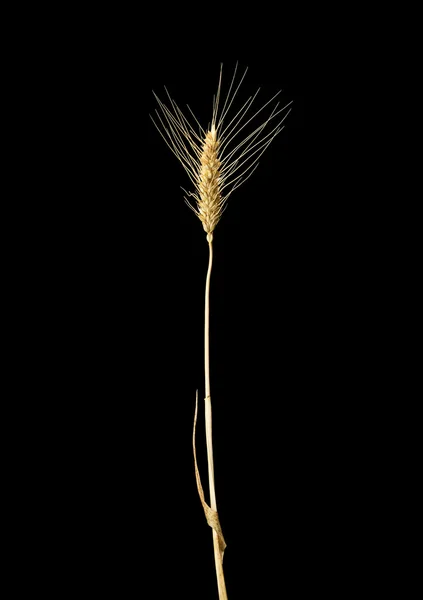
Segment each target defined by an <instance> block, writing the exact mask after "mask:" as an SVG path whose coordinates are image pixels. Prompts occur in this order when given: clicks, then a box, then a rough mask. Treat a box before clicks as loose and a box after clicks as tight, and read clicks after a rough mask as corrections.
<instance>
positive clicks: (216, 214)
mask: <svg viewBox="0 0 423 600" xmlns="http://www.w3.org/2000/svg"><path fill="white" fill-rule="evenodd" d="M218 149H219V140H218V139H217V137H216V130H215V128H214V127H213V126H212V128H211V131H208V132H207V134H206V139H205V140H204V143H203V153H202V155H201V158H200V164H201V168H200V173H199V183H198V188H199V192H200V199H199V200H198V216H199V217H200V220H201V222H202V223H203V228H204V231H205V232H206V233H207V234H209V235H208V237H207V239H208V240H210V236H211V234H212V233H213V230H214V228H215V227H216V225H217V223H218V221H219V219H220V217H221V214H222V209H221V194H220V177H219V175H220V172H219V168H220V161H219V157H218Z"/></svg>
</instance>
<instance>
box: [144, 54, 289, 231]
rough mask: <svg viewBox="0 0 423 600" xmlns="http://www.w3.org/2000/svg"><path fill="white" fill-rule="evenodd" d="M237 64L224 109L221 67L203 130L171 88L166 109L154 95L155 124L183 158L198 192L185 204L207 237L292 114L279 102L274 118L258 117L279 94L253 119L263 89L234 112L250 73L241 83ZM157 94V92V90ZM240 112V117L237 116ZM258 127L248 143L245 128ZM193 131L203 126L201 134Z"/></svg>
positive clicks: (176, 154)
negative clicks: (235, 192)
mask: <svg viewBox="0 0 423 600" xmlns="http://www.w3.org/2000/svg"><path fill="white" fill-rule="evenodd" d="M237 69H238V64H237V65H236V66H235V70H234V74H233V77H232V81H231V83H230V86H229V90H228V92H227V95H226V98H225V101H224V102H223V107H222V108H221V109H220V96H221V90H222V65H221V68H220V77H219V85H218V89H217V94H216V96H215V97H214V98H213V114H212V121H211V125H210V126H209V127H208V128H207V129H203V128H202V127H201V125H200V124H199V122H198V121H197V119H196V118H195V116H194V114H193V113H192V111H191V109H190V108H189V107H188V109H189V111H190V113H191V116H192V117H193V119H194V121H195V125H193V124H192V123H191V121H190V120H188V118H187V117H186V116H185V115H184V114H183V113H182V111H181V109H180V108H179V107H178V105H177V104H176V102H175V101H174V100H172V98H171V97H170V95H169V92H168V91H167V89H166V88H165V90H166V94H167V97H168V99H169V103H170V104H169V106H170V107H168V106H166V105H165V104H164V103H163V102H162V101H161V100H160V99H159V98H158V97H157V96H156V94H154V96H155V98H156V100H157V103H158V105H159V108H160V111H161V113H160V112H159V111H158V110H156V111H155V112H156V117H157V120H155V119H154V118H153V117H151V119H152V121H153V123H154V125H155V126H156V127H157V129H158V131H159V133H160V134H161V136H162V137H163V139H164V140H165V142H166V143H167V145H168V146H169V148H170V149H171V150H172V152H173V153H174V154H175V156H176V157H177V158H178V160H179V161H180V163H181V164H182V166H183V167H184V169H185V171H186V172H187V174H188V176H189V178H190V180H191V183H192V184H193V186H194V191H190V192H187V191H186V190H184V192H185V193H186V195H187V196H188V197H192V198H194V200H195V204H194V205H193V204H191V202H190V201H189V200H188V198H187V197H186V196H185V197H184V199H185V202H186V203H187V204H188V206H189V207H190V208H191V209H192V210H193V211H194V212H195V214H196V215H197V217H198V218H199V219H200V221H201V222H202V224H203V228H204V231H205V232H206V233H207V239H208V241H209V242H210V241H211V240H212V239H213V231H214V229H215V227H216V225H217V224H218V222H219V220H220V218H221V216H222V213H223V211H224V210H225V208H226V206H227V204H226V203H227V201H228V198H229V196H230V195H231V194H232V192H233V191H234V190H235V189H236V188H238V187H239V186H240V185H241V184H242V183H244V181H246V180H247V179H248V178H249V177H250V176H251V175H252V173H253V172H254V170H255V169H256V168H257V166H258V161H259V158H260V157H261V155H262V154H263V152H264V151H265V150H266V148H267V147H268V146H269V144H270V143H271V142H272V141H273V140H274V138H275V136H276V135H277V134H278V133H279V132H280V131H282V129H283V128H284V126H283V125H282V123H283V121H284V120H285V119H286V117H287V116H288V114H289V112H290V111H291V109H289V110H287V111H286V109H287V108H288V106H289V105H290V104H292V102H289V103H288V104H286V105H285V106H284V107H283V108H280V109H279V110H277V109H278V107H279V102H278V103H277V104H276V105H275V106H274V107H273V109H272V111H271V112H270V114H269V115H268V116H267V117H266V118H265V119H264V120H263V121H261V122H260V124H259V125H257V124H256V125H254V123H257V122H256V121H254V120H255V118H256V117H257V116H258V115H259V114H260V113H261V112H262V111H263V110H264V109H265V108H266V107H268V106H269V105H270V103H271V102H272V101H273V100H274V99H275V98H276V96H278V94H279V93H280V92H278V93H277V94H275V96H273V98H271V99H270V100H269V101H268V102H266V103H265V104H264V105H263V106H262V107H261V108H260V109H259V110H257V111H256V112H254V113H253V114H252V116H250V114H251V113H250V109H251V107H252V105H253V103H254V101H255V99H256V97H257V95H258V93H259V91H260V90H257V92H256V93H255V94H254V96H250V97H249V98H248V99H247V100H246V101H245V102H244V104H243V105H242V106H241V108H239V110H238V111H237V112H235V111H234V110H233V109H232V106H233V101H234V99H235V97H236V96H237V94H238V91H239V88H240V86H241V83H242V82H243V80H244V77H245V75H246V73H247V70H248V68H247V69H246V70H245V72H244V74H243V75H242V77H241V79H240V81H239V82H238V83H236V75H237ZM153 93H154V92H153ZM283 111H286V112H285V113H284V116H283V117H282V118H281V119H280V120H278V122H277V124H276V125H274V126H273V127H268V124H269V123H270V122H271V121H273V119H275V117H276V116H278V115H280V114H281V113H282V112H283ZM234 112H235V114H233V113H234ZM250 123H253V125H252V126H251V127H250V129H252V131H250V132H249V133H248V134H247V135H245V137H244V138H243V139H241V138H238V136H239V134H240V133H241V131H242V130H244V128H245V127H246V126H247V125H249V124H250ZM194 127H197V128H198V132H197V131H196V129H195V128H194Z"/></svg>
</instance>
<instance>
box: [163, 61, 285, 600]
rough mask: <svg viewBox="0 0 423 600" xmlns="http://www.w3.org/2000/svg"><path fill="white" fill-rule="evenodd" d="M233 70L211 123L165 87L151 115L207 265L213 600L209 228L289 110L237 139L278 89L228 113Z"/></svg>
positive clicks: (223, 595)
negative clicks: (183, 183) (179, 173)
mask: <svg viewBox="0 0 423 600" xmlns="http://www.w3.org/2000/svg"><path fill="white" fill-rule="evenodd" d="M237 69H238V64H237V65H236V67H235V70H234V74H233V77H232V80H231V83H230V86H229V90H228V92H227V95H226V99H225V101H224V103H223V106H222V108H220V106H221V103H220V96H221V89H222V65H221V68H220V77H219V85H218V89H217V94H216V96H215V97H214V98H213V114H212V120H211V125H210V126H209V127H208V128H207V129H203V128H202V127H201V125H200V124H199V122H198V121H197V119H196V118H195V116H194V114H193V113H192V111H191V109H189V111H190V113H191V116H192V117H193V119H194V124H192V123H191V121H190V120H189V119H188V118H187V117H186V116H185V115H184V113H183V112H182V111H181V109H180V108H179V107H178V105H177V104H176V102H175V101H174V100H172V98H171V97H170V95H169V93H168V92H167V90H166V93H167V96H168V100H169V102H170V108H169V107H168V106H166V105H165V104H164V103H163V102H161V100H160V99H159V98H158V97H157V96H156V95H155V94H154V95H155V98H156V100H157V102H158V105H159V109H160V112H159V111H158V110H156V119H155V118H153V117H151V118H152V120H153V123H154V125H155V126H156V127H157V129H158V131H159V133H160V135H161V136H162V137H163V139H164V140H165V142H166V144H167V145H168V146H169V148H170V149H171V150H172V152H173V153H174V154H175V156H176V157H177V159H178V160H179V161H180V163H181V164H182V166H183V167H184V169H185V171H186V172H187V174H188V177H189V178H190V180H191V183H192V184H193V186H194V191H193V192H191V191H189V192H185V193H186V194H187V196H185V202H186V203H187V204H188V206H189V207H190V208H191V209H192V210H193V211H194V213H195V214H196V215H197V217H198V218H199V219H200V221H201V222H202V224H203V229H204V231H205V232H206V234H207V241H208V245H209V264H208V269H207V276H206V291H205V314H204V373H205V419H206V442H207V463H208V476H209V490H210V506H209V505H208V504H207V503H206V501H205V499H204V492H203V488H202V485H201V479H200V474H199V471H198V465H197V457H196V449H195V431H196V423H197V409H198V405H197V402H198V397H197V402H196V409H195V417H194V431H193V451H194V467H195V475H196V479H197V487H198V493H199V496H200V500H201V503H202V505H203V508H204V512H205V515H206V519H207V522H208V524H209V525H210V527H211V528H212V529H213V547H214V558H215V568H216V577H217V585H218V591H219V600H227V592H226V585H225V577H224V573H223V553H224V549H225V546H226V544H225V541H224V539H223V534H222V530H221V527H220V523H219V516H218V512H217V503H216V490H215V480H214V463H213V438H212V405H211V391H210V351H209V346H210V344H209V320H210V278H211V270H212V264H213V232H214V230H215V228H216V225H217V224H218V222H219V220H220V218H221V216H222V214H223V212H224V210H225V208H226V206H227V204H226V203H227V200H228V198H229V196H230V195H231V194H232V192H233V191H234V190H235V189H237V188H238V187H239V186H240V185H241V184H242V183H244V182H245V181H246V180H247V179H248V178H249V177H250V176H251V175H252V173H253V172H254V170H255V169H256V168H257V165H258V160H259V158H260V157H261V155H262V154H263V152H264V151H265V150H266V148H267V147H268V146H269V144H270V143H271V142H272V141H273V139H274V138H275V137H276V135H277V134H278V133H279V132H280V131H282V129H283V128H284V126H283V125H282V123H283V121H284V120H285V118H286V117H287V116H288V114H289V112H290V110H291V109H289V110H288V111H286V109H287V108H288V106H289V105H290V104H291V102H289V103H288V104H287V105H285V106H284V107H283V108H280V109H279V110H278V106H279V103H277V104H276V105H275V106H274V107H273V109H272V111H271V112H270V114H269V115H268V116H267V118H265V119H264V121H261V123H260V124H259V125H253V126H252V127H251V129H252V131H250V133H248V135H246V136H245V137H244V138H243V139H242V140H241V141H239V139H238V136H239V134H240V133H241V131H242V130H244V128H245V127H246V126H247V125H249V124H250V123H254V122H255V121H254V120H255V119H256V117H257V116H258V115H259V114H262V111H263V110H264V109H265V108H266V107H268V106H269V104H270V103H271V102H272V101H273V99H274V98H276V96H277V95H278V94H279V92H278V94H276V95H275V96H273V98H271V99H270V100H269V101H268V102H266V103H265V104H264V105H263V106H262V107H261V108H260V109H258V110H257V111H256V112H254V114H252V115H251V113H250V109H251V107H252V106H253V103H254V102H255V99H256V97H257V95H258V92H259V90H258V91H257V92H256V93H255V94H254V96H250V97H249V98H248V99H247V100H246V101H245V102H244V104H243V105H242V106H241V108H240V109H239V110H238V111H237V112H236V113H235V114H233V112H234V111H233V109H232V107H233V102H234V99H235V97H236V96H237V94H238V91H239V88H240V86H241V84H242V82H243V80H244V77H245V75H246V73H247V69H246V70H245V72H244V74H243V75H242V77H241V79H240V81H238V82H237V80H236V78H237ZM165 89H166V88H165ZM188 108H189V107H188ZM284 111H286V112H284ZM281 113H284V115H283V117H282V118H281V119H280V120H278V122H277V124H276V125H274V126H272V125H271V126H270V127H269V123H270V122H271V121H273V120H274V119H275V118H276V117H277V116H278V115H280V114H281ZM250 115H251V116H250ZM196 127H198V129H197V130H196V129H195V128H196ZM184 191H185V190H184ZM189 197H192V198H194V200H195V204H192V203H191V202H190V201H189V200H188V198H189Z"/></svg>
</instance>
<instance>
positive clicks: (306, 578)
mask: <svg viewBox="0 0 423 600" xmlns="http://www.w3.org/2000/svg"><path fill="white" fill-rule="evenodd" d="M175 19H176V16H175ZM272 23H273V21H272V15H266V16H262V17H261V18H258V19H257V21H254V22H250V23H248V24H245V23H243V22H242V21H241V20H239V21H237V23H236V27H233V26H230V25H229V24H227V25H226V26H225V25H222V26H220V27H219V28H218V29H216V28H215V27H214V26H213V25H212V24H210V23H209V20H208V19H206V20H199V21H198V22H197V23H196V24H195V25H194V27H190V26H189V25H188V24H187V23H185V22H183V20H181V18H180V15H179V19H178V20H175V21H174V17H173V15H171V14H170V13H169V11H168V10H167V11H166V18H164V16H163V15H161V14H160V8H159V12H158V14H157V15H155V14H153V13H152V12H151V13H149V14H148V15H143V16H142V17H140V16H139V15H133V16H132V15H124V16H122V15H119V18H118V17H117V16H116V20H115V15H114V14H109V15H105V14H104V13H103V14H101V15H98V14H96V15H84V16H83V18H82V17H81V18H80V19H79V20H78V23H77V26H76V27H74V28H72V27H70V30H69V28H68V27H67V26H65V25H63V26H57V28H56V30H55V36H56V37H55V43H54V44H51V43H50V44H48V43H47V44H46V49H45V56H46V57H48V60H47V58H46V61H44V62H43V61H42V60H40V61H39V65H40V67H39V69H40V70H39V76H38V79H37V86H35V92H34V94H35V97H36V98H37V101H38V102H39V103H40V104H41V105H42V106H43V110H44V111H45V114H47V115H48V123H49V127H48V130H46V133H45V135H44V143H45V144H46V146H47V150H46V162H45V165H44V169H43V171H42V173H41V174H40V173H39V172H34V175H33V177H34V178H37V177H38V178H39V180H40V181H46V183H45V197H46V198H47V200H46V201H45V202H41V203H39V204H38V205H37V218H38V219H39V221H40V222H41V225H40V227H39V229H38V230H37V235H38V239H37V252H36V253H34V256H31V255H30V256H28V258H27V264H28V274H29V275H30V276H31V277H32V278H33V279H32V284H31V294H32V297H33V298H34V302H33V306H34V314H33V315H32V316H33V317H36V318H34V319H33V321H31V324H30V325H29V327H32V328H34V332H35V333H34V335H33V336H29V337H30V339H32V340H33V347H31V346H29V347H28V352H29V353H31V352H32V353H33V354H32V355H33V356H34V365H35V366H34V373H33V375H32V378H33V379H32V383H33V385H34V386H36V389H42V390H43V392H42V395H43V398H45V401H43V402H41V404H37V408H36V409H35V408H34V409H33V411H34V414H33V415H31V413H30V414H29V417H28V424H29V425H30V423H31V418H32V416H33V417H34V418H35V417H37V419H38V420H39V421H40V423H41V428H40V430H39V432H40V433H39V435H38V439H37V444H36V448H37V452H36V453H35V454H34V457H32V458H31V457H29V459H28V460H29V461H30V462H29V465H30V467H29V472H31V473H34V472H35V474H36V475H35V482H34V488H33V490H32V493H33V494H34V498H36V499H37V502H39V504H40V506H41V507H42V510H43V514H44V515H45V520H46V522H48V523H49V524H50V527H49V528H48V533H46V532H47V529H46V528H44V529H42V528H41V529H42V533H40V534H39V535H40V536H41V537H39V538H37V539H41V538H42V539H43V544H44V543H45V544H46V550H45V552H46V554H45V556H46V559H45V564H46V565H47V566H46V567H45V569H44V570H41V571H40V570H38V571H37V575H36V577H39V578H40V579H41V580H42V581H43V582H44V584H45V582H46V578H45V576H46V575H47V581H48V582H49V586H51V588H52V589H55V590H57V591H58V597H60V596H61V593H60V591H61V590H62V591H63V590H66V591H69V590H70V589H72V590H76V591H77V590H80V589H82V588H84V589H90V590H92V591H93V593H94V592H97V591H98V590H99V589H104V590H108V591H110V593H112V595H115V596H116V597H128V598H129V597H131V598H132V597H151V598H168V597H179V596H181V597H184V598H196V599H201V600H207V599H208V598H216V594H217V591H216V583H215V574H214V565H213V552H212V536H211V530H210V528H209V527H208V525H207V524H206V521H205V518H204V514H203V511H202V507H201V504H200V501H199V498H198V494H197V490H196V484H195V477H194V468H193V456H192V445H191V439H192V438H191V436H192V424H193V416H194V404H195V392H196V389H198V390H199V397H200V399H202V397H203V394H204V375H203V310H204V284H205V275H206V269H207V260H208V248H207V243H206V239H205V234H204V232H203V229H202V226H201V224H200V222H199V221H198V220H197V219H196V218H195V216H194V215H193V213H192V212H191V211H189V210H188V208H187V207H186V206H185V204H184V202H183V192H182V190H181V189H180V186H184V187H187V186H188V185H189V182H188V180H187V176H186V174H185V172H184V171H183V169H182V167H181V166H180V165H179V163H178V162H177V160H176V159H175V157H174V156H173V155H172V154H171V152H170V151H169V149H168V148H167V147H166V146H165V144H164V142H163V140H162V139H161V138H160V136H159V135H158V133H157V131H156V130H155V129H154V127H153V125H152V123H151V121H150V119H149V113H152V112H153V111H154V109H155V101H154V98H153V94H152V90H153V89H154V90H155V91H156V92H157V93H158V94H159V95H160V96H161V97H163V85H166V86H167V87H168V89H169V91H170V93H171V95H172V97H174V98H175V99H176V101H177V102H178V103H179V105H180V106H183V105H184V104H185V103H187V102H188V103H189V104H190V106H191V108H192V109H193V110H194V112H195V113H196V114H198V115H200V119H206V121H207V119H208V118H209V111H210V110H211V102H212V95H213V93H214V92H215V90H216V86H217V80H218V73H219V66H220V63H221V62H223V64H224V68H225V69H226V73H230V72H232V70H233V68H234V65H235V63H236V61H239V63H240V67H241V68H245V67H247V66H248V67H249V72H248V75H247V78H246V80H245V89H244V96H243V97H247V94H248V95H249V93H251V91H253V92H254V91H255V90H256V88H257V87H259V86H260V87H261V88H262V89H261V92H260V95H261V97H262V99H267V98H270V97H271V96H272V95H273V94H275V93H276V92H277V91H278V90H279V89H281V90H282V94H281V97H282V100H283V101H284V102H285V103H287V102H289V101H291V100H293V106H292V112H291V114H290V115H289V117H288V118H287V120H286V127H285V129H284V130H283V131H282V133H281V134H280V135H279V136H278V137H277V138H276V139H275V140H274V142H273V143H272V145H271V146H270V147H269V148H268V150H267V151H266V153H265V154H264V155H263V157H262V159H261V161H260V166H259V168H258V169H257V171H256V172H255V173H254V175H253V176H252V177H251V179H250V180H249V181H248V182H247V183H246V184H245V186H242V187H240V188H239V190H237V191H236V192H235V193H234V195H233V196H232V197H231V200H230V205H229V208H228V210H227V211H226V212H225V214H224V216H223V218H222V221H221V222H220V223H219V225H218V226H217V229H216V232H215V242H214V252H215V254H214V268H213V273H212V283H211V334H210V335H211V386H212V402H213V427H214V452H215V476H216V492H217V500H218V507H219V515H220V520H221V524H222V528H223V531H224V535H225V538H226V542H227V544H228V547H227V550H226V554H225V561H224V567H225V573H226V581H227V589H228V596H229V598H231V599H236V598H247V597H248V598H250V597H251V598H279V597H282V595H284V597H288V598H297V597H298V598H300V597H303V596H304V595H305V594H309V593H310V591H311V590H316V589H319V588H320V589H324V590H325V593H326V594H330V593H332V591H333V593H334V594H335V595H337V594H338V591H339V590H338V587H337V586H338V579H337V577H335V576H334V571H336V573H337V574H338V575H339V573H342V571H343V568H344V563H343V555H342V552H340V551H339V548H341V547H343V544H344V542H345V537H346V536H348V533H347V531H348V528H349V527H351V523H352V522H354V516H353V515H351V514H349V516H348V518H347V517H346V515H345V514H344V512H343V506H344V503H345V501H346V499H347V498H348V499H349V500H350V499H351V496H352V495H354V492H353V491H352V490H351V489H349V486H348V484H347V483H346V480H345V479H344V478H343V474H344V473H345V471H346V470H348V465H349V463H350V460H351V455H350V452H349V451H348V450H347V449H346V448H345V447H344V446H343V443H344V442H343V440H345V438H346V437H348V435H350V433H351V432H350V425H349V416H348V415H349V413H353V412H354V409H353V405H352V403H351V398H352V397H353V395H354V381H353V376H351V370H350V368H351V365H350V364H348V369H347V363H348V361H349V358H350V353H351V352H353V350H352V349H351V348H348V350H346V349H345V337H348V334H349V331H350V330H351V329H352V328H354V318H357V317H353V316H352V315H351V313H350V311H349V308H348V306H349V302H351V297H352V296H353V295H354V293H355V292H354V291H353V290H352V289H350V288H349V286H348V284H347V283H346V279H345V278H344V275H343V274H344V272H345V270H346V269H347V268H348V265H349V261H350V256H349V254H348V252H346V251H345V249H344V247H343V246H342V243H341V244H340V243H339V241H340V240H342V237H343V236H344V235H345V231H346V229H347V227H346V226H345V228H343V225H342V224H343V222H344V220H345V218H346V217H345V212H342V214H341V213H339V210H338V213H337V209H336V205H335V204H334V203H333V199H332V198H329V197H328V195H326V190H325V189H324V188H322V187H321V186H319V185H318V182H319V179H320V177H321V172H320V169H321V168H322V166H323V165H324V164H325V159H324V158H322V155H323V156H324V155H325V144H324V141H323V137H324V136H323V135H322V129H323V126H324V120H323V122H322V120H320V121H319V120H318V119H317V115H316V105H317V106H320V105H321V99H322V95H324V86H323V84H321V86H320V87H319V86H318V85H316V77H315V75H316V64H315V63H313V58H312V54H313V42H312V41H310V39H309V38H307V36H306V35H305V33H304V32H303V29H302V20H301V18H300V17H299V16H298V15H292V16H291V15H288V14H286V15H285V18H284V20H283V21H279V22H276V23H273V24H272ZM62 36H64V38H65V40H66V41H65V42H63V39H61V38H62ZM59 46H60V52H57V56H54V57H53V56H52V52H53V51H54V50H55V49H56V48H58V47H59ZM53 53H54V52H53ZM37 64H38V63H37ZM317 69H318V65H317ZM312 73H313V74H312ZM44 77H45V78H46V83H45V84H46V85H48V89H49V93H45V87H44V81H43V78H44ZM243 87H244V86H243ZM241 91H242V90H241ZM39 126H40V127H41V125H39ZM317 137H318V138H319V144H317V143H316V138H317ZM317 146H319V147H318V150H317ZM37 150H38V151H40V150H39V149H37ZM319 152H320V155H319ZM46 171H48V174H49V177H48V178H47V179H45V180H43V177H42V176H43V175H45V173H46ZM335 221H337V223H338V225H337V227H336V228H334V227H333V223H334V222H335ZM340 224H341V225H340ZM335 248H336V251H335ZM356 301H357V303H358V304H359V303H360V301H361V299H360V298H357V299H356ZM355 314H357V313H355ZM341 395H342V397H343V405H342V409H341V408H340V405H339V398H340V396H341ZM50 399H54V402H53V403H52V402H51V400H50ZM203 416H204V412H203V405H202V404H200V420H199V426H198V431H197V451H198V455H199V466H200V471H201V474H202V478H203V485H204V487H205V489H207V469H206V466H207V463H206V451H205V441H204V426H203ZM340 448H343V451H342V452H341V451H340ZM40 450H41V452H39V451H40ZM31 460H32V461H33V463H31ZM206 497H207V498H208V494H207V493H206ZM34 544H35V546H37V544H36V543H34ZM38 552H39V550H38ZM53 564H54V568H53V567H52V565H53ZM334 565H336V569H335V567H334ZM53 571H54V573H55V575H54V576H53V575H51V573H52V572H53ZM344 583H345V580H344ZM351 585H352V583H351ZM55 586H57V587H55ZM87 586H88V587H87ZM350 587H351V586H350ZM146 589H149V590H150V591H148V592H147V591H146Z"/></svg>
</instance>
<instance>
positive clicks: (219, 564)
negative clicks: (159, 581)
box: [204, 234, 228, 600]
mask: <svg viewBox="0 0 423 600" xmlns="http://www.w3.org/2000/svg"><path fill="white" fill-rule="evenodd" d="M207 239H208V242H209V267H208V270H207V278H206V297H205V311H204V313H205V314H204V374H205V387H206V398H205V417H206V442H207V464H208V472H209V489H210V506H211V508H212V509H213V510H214V511H216V512H217V503H216V489H215V486H214V463H213V437H212V407H211V397H210V336H209V331H210V327H209V323H210V277H211V270H212V264H213V241H212V240H213V234H208V235H207ZM213 548H214V562H215V567H216V577H217V587H218V591H219V600H227V598H228V596H227V593H226V585H225V576H224V574H223V556H222V553H221V551H220V548H219V537H218V534H217V532H216V531H215V529H213Z"/></svg>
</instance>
